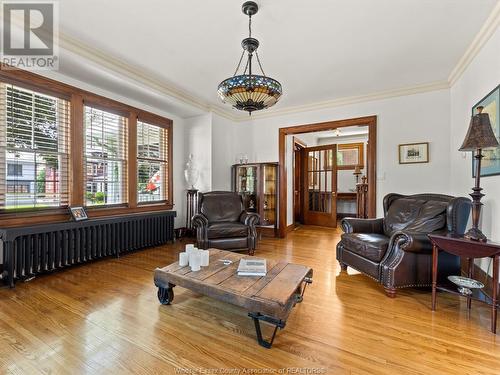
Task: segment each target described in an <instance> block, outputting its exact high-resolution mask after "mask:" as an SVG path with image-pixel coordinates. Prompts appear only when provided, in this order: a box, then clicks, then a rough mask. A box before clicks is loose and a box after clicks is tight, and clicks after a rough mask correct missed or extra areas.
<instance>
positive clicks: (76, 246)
mask: <svg viewBox="0 0 500 375" xmlns="http://www.w3.org/2000/svg"><path fill="white" fill-rule="evenodd" d="M175 216H176V212H175V211H158V212H154V213H140V214H130V215H123V216H119V217H107V218H98V219H90V220H85V221H79V222H74V221H73V222H62V223H53V224H43V225H33V226H25V227H17V228H8V229H0V239H1V240H2V241H3V260H4V265H3V266H4V267H3V269H4V271H3V273H2V279H3V280H4V282H6V283H7V284H8V285H9V286H10V287H14V282H15V281H16V280H25V279H29V278H32V277H33V276H35V275H37V274H40V273H44V272H50V271H55V270H57V269H60V268H64V267H68V266H72V265H74V264H81V263H85V262H88V261H91V260H95V259H99V258H104V257H107V256H111V255H114V256H116V257H119V256H120V255H121V254H124V253H126V252H128V251H132V250H137V249H142V248H145V247H150V246H156V245H161V244H164V243H166V242H167V241H174V218H175Z"/></svg>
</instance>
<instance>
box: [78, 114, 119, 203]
mask: <svg viewBox="0 0 500 375" xmlns="http://www.w3.org/2000/svg"><path fill="white" fill-rule="evenodd" d="M84 123H85V129H84V131H85V156H84V163H85V171H84V173H85V205H86V206H102V205H115V204H124V203H127V201H128V199H127V161H126V157H127V143H128V139H127V119H126V118H125V117H122V116H120V115H117V114H114V113H111V112H106V111H103V110H100V109H97V108H93V107H90V106H85V108H84Z"/></svg>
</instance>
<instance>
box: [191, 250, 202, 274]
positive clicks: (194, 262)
mask: <svg viewBox="0 0 500 375" xmlns="http://www.w3.org/2000/svg"><path fill="white" fill-rule="evenodd" d="M189 265H190V266H191V271H193V272H194V271H199V270H200V268H201V267H200V266H201V254H200V252H199V251H192V252H191V253H190V254H189Z"/></svg>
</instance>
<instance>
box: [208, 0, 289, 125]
mask: <svg viewBox="0 0 500 375" xmlns="http://www.w3.org/2000/svg"><path fill="white" fill-rule="evenodd" d="M258 10H259V7H258V5H257V4H256V3H255V2H253V1H246V2H245V3H244V4H243V6H242V11H243V13H244V14H246V15H247V16H248V31H249V36H248V38H245V39H243V41H242V42H241V46H242V47H243V52H242V54H241V57H240V61H239V62H238V66H237V67H236V71H235V72H234V75H233V76H232V77H231V78H227V79H225V80H224V81H222V82H221V83H220V84H219V88H218V93H219V96H220V98H221V99H222V101H223V102H224V103H229V104H231V105H232V106H233V107H234V108H236V109H239V110H241V111H247V112H248V113H249V114H250V115H251V114H252V112H253V111H259V110H261V109H265V108H269V107H271V106H273V105H274V104H276V102H277V101H278V100H279V99H280V97H281V94H282V88H281V83H279V82H278V81H276V80H275V79H273V78H271V77H267V76H266V75H265V73H264V70H263V69H262V64H261V63H260V59H259V54H258V53H257V48H258V47H259V41H258V40H257V39H255V38H252V16H253V15H254V14H256V13H257V11H258ZM245 53H246V54H247V59H246V64H245V67H244V70H243V74H238V72H239V71H240V67H241V66H242V64H241V63H242V61H243V60H244V59H243V58H244V57H245ZM254 55H255V57H256V58H257V64H258V66H259V69H260V72H261V73H262V74H260V75H259V74H254V72H253V71H252V68H253V66H252V63H253V61H252V60H253V57H254Z"/></svg>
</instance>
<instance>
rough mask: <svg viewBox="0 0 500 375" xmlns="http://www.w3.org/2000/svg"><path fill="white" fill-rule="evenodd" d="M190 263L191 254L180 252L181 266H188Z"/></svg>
mask: <svg viewBox="0 0 500 375" xmlns="http://www.w3.org/2000/svg"><path fill="white" fill-rule="evenodd" d="M188 264H189V254H188V253H179V266H181V267H186V266H187V265H188Z"/></svg>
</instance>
